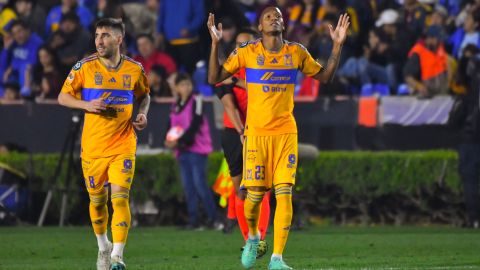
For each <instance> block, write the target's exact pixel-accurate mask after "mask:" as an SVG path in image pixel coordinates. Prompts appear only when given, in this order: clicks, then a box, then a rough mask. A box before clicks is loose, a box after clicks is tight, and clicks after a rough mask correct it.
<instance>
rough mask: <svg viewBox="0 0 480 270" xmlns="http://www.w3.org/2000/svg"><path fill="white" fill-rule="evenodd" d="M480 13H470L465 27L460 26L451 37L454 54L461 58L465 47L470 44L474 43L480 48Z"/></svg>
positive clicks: (464, 24) (450, 41)
mask: <svg viewBox="0 0 480 270" xmlns="http://www.w3.org/2000/svg"><path fill="white" fill-rule="evenodd" d="M479 26H480V13H477V14H473V13H469V14H468V15H467V18H466V19H465V22H464V23H463V27H459V28H458V29H457V31H455V33H453V35H452V36H451V37H450V39H449V43H450V44H452V47H453V48H452V55H453V56H454V57H457V58H460V57H462V55H463V49H464V48H465V47H466V46H467V45H468V44H473V45H475V46H477V47H478V48H480V31H479V29H480V28H479Z"/></svg>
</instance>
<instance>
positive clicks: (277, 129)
mask: <svg viewBox="0 0 480 270" xmlns="http://www.w3.org/2000/svg"><path fill="white" fill-rule="evenodd" d="M349 25H350V22H349V17H348V15H347V14H344V15H341V16H340V18H339V20H338V24H337V26H336V28H335V29H334V28H333V26H331V25H330V26H329V28H330V36H331V38H332V40H333V48H332V52H331V55H330V59H329V60H328V63H327V66H326V67H325V68H324V67H322V66H321V65H320V64H319V63H317V62H316V61H315V60H314V59H313V58H312V57H311V55H310V54H309V53H308V51H307V50H306V49H305V48H304V47H303V46H302V45H300V44H298V43H295V42H288V41H286V40H284V39H283V37H282V32H283V31H284V29H285V28H284V25H283V18H282V14H281V12H280V10H279V9H278V8H277V7H268V8H266V9H265V10H264V11H263V12H262V14H261V15H260V20H259V26H258V30H259V31H260V32H261V33H262V38H260V39H258V40H256V41H253V42H248V43H246V44H243V45H241V46H240V47H239V48H238V49H236V50H234V51H233V52H232V53H231V54H230V56H229V58H228V59H227V60H226V61H225V63H224V64H223V68H220V65H219V63H218V43H219V41H220V39H221V37H222V26H221V24H219V25H218V28H217V27H216V26H215V19H214V15H213V14H210V15H209V18H208V22H207V26H208V29H209V32H210V36H211V38H212V48H211V52H210V65H209V69H208V82H209V83H211V84H216V83H218V82H220V81H223V80H225V79H226V78H228V77H230V76H232V74H235V73H236V72H237V71H238V70H239V69H241V68H245V72H246V85H247V91H248V101H247V112H248V113H247V119H246V125H245V141H244V146H243V159H244V161H245V162H244V165H243V166H244V167H243V179H242V184H243V185H245V187H246V188H247V198H246V200H245V206H244V208H245V218H246V220H247V224H248V228H249V236H248V240H247V243H246V245H245V249H244V250H243V253H242V258H241V262H242V265H243V266H244V267H245V268H252V267H253V266H254V264H255V261H256V256H257V248H258V244H259V241H260V236H259V232H258V220H259V218H258V217H259V212H260V202H261V201H262V199H263V196H264V195H265V193H266V191H268V190H269V189H271V188H272V187H273V189H274V193H275V197H276V200H277V207H276V210H275V217H274V245H273V254H272V258H271V260H270V263H269V266H268V267H269V269H292V268H291V267H289V266H288V265H287V264H286V263H285V262H284V261H283V259H282V253H283V250H284V248H285V244H286V241H287V237H288V233H289V230H290V224H291V220H292V212H293V210H292V186H293V185H294V184H295V174H296V168H297V156H298V153H297V152H298V149H297V148H298V142H297V127H296V123H295V119H294V117H293V106H294V101H293V96H294V88H295V80H296V75H297V72H298V70H300V71H301V72H303V73H304V74H305V75H307V76H311V77H313V78H315V79H317V80H320V81H322V82H328V81H330V80H331V79H332V77H333V75H334V73H335V70H336V68H337V66H338V62H339V58H340V53H341V49H342V45H343V43H344V42H345V40H346V38H347V30H348V27H349Z"/></svg>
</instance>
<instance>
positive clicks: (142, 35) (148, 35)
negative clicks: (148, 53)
mask: <svg viewBox="0 0 480 270" xmlns="http://www.w3.org/2000/svg"><path fill="white" fill-rule="evenodd" d="M141 38H146V39H148V40H150V41H151V42H152V43H155V40H154V39H153V36H152V35H150V34H145V33H143V34H140V35H138V36H137V38H136V41H138V40H139V39H141Z"/></svg>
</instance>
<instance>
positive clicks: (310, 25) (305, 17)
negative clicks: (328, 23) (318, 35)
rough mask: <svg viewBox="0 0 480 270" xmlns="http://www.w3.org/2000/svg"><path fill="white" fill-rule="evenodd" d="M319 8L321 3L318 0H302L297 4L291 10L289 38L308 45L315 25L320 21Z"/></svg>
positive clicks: (288, 27) (287, 35) (288, 28)
mask: <svg viewBox="0 0 480 270" xmlns="http://www.w3.org/2000/svg"><path fill="white" fill-rule="evenodd" d="M319 10H320V3H319V1H316V0H302V1H301V2H300V4H298V5H295V6H294V7H293V8H292V10H291V12H290V18H289V24H288V26H287V33H286V37H287V39H290V40H292V41H298V42H300V43H302V44H304V45H305V46H308V42H309V40H310V38H311V37H312V35H313V33H314V30H315V26H316V25H317V24H318V23H320V17H319V16H320V13H319Z"/></svg>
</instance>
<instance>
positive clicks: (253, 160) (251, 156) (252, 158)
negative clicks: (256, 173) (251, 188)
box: [247, 154, 256, 163]
mask: <svg viewBox="0 0 480 270" xmlns="http://www.w3.org/2000/svg"><path fill="white" fill-rule="evenodd" d="M255 159H256V156H255V154H248V156H247V160H248V162H251V163H254V162H255Z"/></svg>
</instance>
